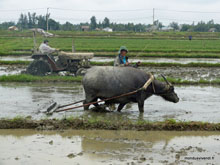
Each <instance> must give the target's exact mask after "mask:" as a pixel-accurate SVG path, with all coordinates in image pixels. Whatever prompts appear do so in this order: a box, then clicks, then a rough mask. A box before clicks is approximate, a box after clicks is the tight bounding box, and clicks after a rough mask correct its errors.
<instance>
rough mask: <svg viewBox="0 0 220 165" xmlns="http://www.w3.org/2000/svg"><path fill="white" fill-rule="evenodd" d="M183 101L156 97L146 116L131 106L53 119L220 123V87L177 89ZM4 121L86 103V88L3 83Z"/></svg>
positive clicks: (148, 103) (0, 109)
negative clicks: (52, 105) (51, 106)
mask: <svg viewBox="0 0 220 165" xmlns="http://www.w3.org/2000/svg"><path fill="white" fill-rule="evenodd" d="M175 91H176V93H177V94H178V96H179V98H180V102H179V103H177V104H174V103H171V102H166V101H164V100H163V99H162V98H161V97H158V96H152V97H150V98H149V99H147V100H146V101H145V106H144V107H145V112H144V114H143V115H139V111H138V106H137V104H136V103H133V104H128V105H127V106H126V107H125V108H124V109H123V110H122V112H121V113H118V112H116V111H113V112H111V113H96V112H91V111H84V110H83V108H78V109H75V110H72V111H69V112H61V113H54V114H53V115H52V116H50V117H49V118H63V117H66V116H82V115H84V116H93V115H94V116H97V115H100V116H104V117H105V118H106V120H108V119H109V120H118V119H119V118H120V119H123V118H124V119H125V120H126V119H128V118H129V119H133V120H137V119H140V118H141V119H145V120H149V121H163V120H166V119H170V118H173V119H176V120H177V121H179V120H180V121H204V122H215V123H219V122H220V111H219V107H220V102H219V98H220V86H176V87H175ZM0 98H1V100H0V104H1V107H0V118H13V117H16V116H31V117H32V118H33V119H42V118H45V117H47V116H46V115H45V114H44V113H40V112H39V110H42V109H45V107H47V106H48V105H49V104H50V102H51V101H52V100H53V101H55V102H57V103H59V104H61V105H62V104H66V103H72V102H76V101H78V100H82V99H84V91H83V87H82V86H81V84H79V83H1V84H0Z"/></svg>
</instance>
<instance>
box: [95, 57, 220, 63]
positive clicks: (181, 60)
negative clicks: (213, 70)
mask: <svg viewBox="0 0 220 165" xmlns="http://www.w3.org/2000/svg"><path fill="white" fill-rule="evenodd" d="M91 61H99V62H110V61H114V58H110V57H94V58H93V59H92V60H91ZM129 61H130V62H138V61H141V62H157V63H164V62H165V63H180V64H187V63H191V62H194V63H212V64H216V63H220V58H154V57H142V58H140V57H139V58H129Z"/></svg>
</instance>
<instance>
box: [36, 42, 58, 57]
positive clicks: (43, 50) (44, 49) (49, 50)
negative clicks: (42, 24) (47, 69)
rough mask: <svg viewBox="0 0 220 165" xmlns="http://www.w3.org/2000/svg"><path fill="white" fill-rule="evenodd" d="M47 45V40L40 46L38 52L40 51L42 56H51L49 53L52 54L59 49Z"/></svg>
mask: <svg viewBox="0 0 220 165" xmlns="http://www.w3.org/2000/svg"><path fill="white" fill-rule="evenodd" d="M48 43H49V41H48V40H44V42H43V43H41V44H40V47H39V51H40V52H41V53H42V54H51V53H53V52H56V51H59V49H55V48H51V47H50V46H49V45H48Z"/></svg>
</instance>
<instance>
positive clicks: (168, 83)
mask: <svg viewBox="0 0 220 165" xmlns="http://www.w3.org/2000/svg"><path fill="white" fill-rule="evenodd" d="M161 76H162V77H163V79H164V80H165V81H166V83H167V85H169V86H172V84H170V82H168V81H167V79H166V77H165V76H164V75H163V74H161Z"/></svg>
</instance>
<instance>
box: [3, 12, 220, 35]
mask: <svg viewBox="0 0 220 165" xmlns="http://www.w3.org/2000/svg"><path fill="white" fill-rule="evenodd" d="M47 19H48V29H49V30H64V31H80V30H82V26H89V30H91V31H93V30H100V29H103V28H106V27H109V28H112V29H113V31H134V32H145V31H151V30H156V31H157V30H158V31H161V30H163V27H164V25H163V23H162V22H160V21H159V20H156V21H155V22H154V25H153V26H152V24H148V25H146V24H141V23H139V24H134V23H126V24H122V23H114V22H110V20H109V18H107V17H105V18H104V20H103V21H101V22H97V19H96V17H95V16H92V17H91V18H90V22H85V23H79V24H72V23H70V22H66V23H64V24H61V23H59V22H58V21H56V20H54V19H52V18H50V14H48V15H37V14H36V13H28V14H21V15H20V17H19V19H18V21H17V22H3V23H1V24H0V29H8V27H10V26H17V27H18V28H19V29H20V30H25V29H31V28H41V29H44V30H46V29H47ZM169 27H171V28H172V29H173V30H174V31H192V32H208V31H209V30H210V29H211V28H214V29H215V31H216V32H220V24H216V23H214V21H213V20H210V21H208V22H207V23H206V22H204V21H200V22H198V23H197V24H194V23H192V24H181V25H179V24H178V23H177V22H171V23H170V24H169Z"/></svg>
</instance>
